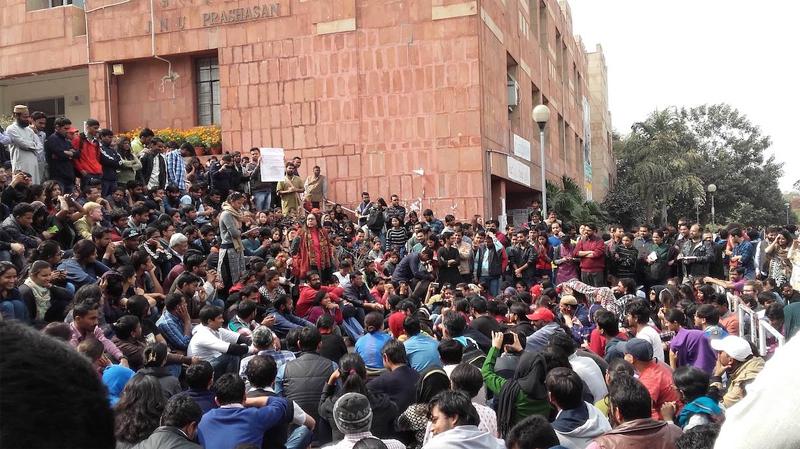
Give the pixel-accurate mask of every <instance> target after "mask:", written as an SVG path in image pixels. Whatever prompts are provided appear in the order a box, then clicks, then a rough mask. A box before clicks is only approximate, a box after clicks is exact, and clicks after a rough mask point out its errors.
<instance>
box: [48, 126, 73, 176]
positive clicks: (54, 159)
mask: <svg viewBox="0 0 800 449" xmlns="http://www.w3.org/2000/svg"><path fill="white" fill-rule="evenodd" d="M69 150H72V142H70V141H69V140H67V138H66V137H65V136H62V135H61V134H59V133H53V134H50V137H48V138H47V140H45V142H44V154H45V158H47V166H48V167H49V168H50V176H51V177H52V178H53V179H62V180H65V181H70V182H75V167H74V165H73V161H74V160H75V159H78V158H80V155H81V153H80V151H78V150H74V151H75V154H74V155H72V156H67V155H66V154H64V151H69Z"/></svg>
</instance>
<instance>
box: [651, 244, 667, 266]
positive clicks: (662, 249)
mask: <svg viewBox="0 0 800 449" xmlns="http://www.w3.org/2000/svg"><path fill="white" fill-rule="evenodd" d="M652 248H653V252H654V253H656V256H657V257H658V259H657V260H658V261H659V262H661V261H664V260H666V258H667V256H668V255H669V246H667V245H666V244H664V243H662V244H660V245H653V246H652Z"/></svg>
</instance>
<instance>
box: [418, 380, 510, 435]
mask: <svg viewBox="0 0 800 449" xmlns="http://www.w3.org/2000/svg"><path fill="white" fill-rule="evenodd" d="M428 405H429V406H430V410H431V419H430V420H431V431H432V432H433V435H434V436H433V438H431V439H430V440H429V441H428V442H427V443H426V444H425V446H423V447H422V449H504V448H505V443H503V440H500V439H498V438H495V437H494V436H492V435H491V434H489V433H488V432H485V431H483V430H480V429H478V423H479V422H480V418H479V417H478V412H477V410H475V407H474V406H473V405H472V401H471V399H470V398H469V397H468V396H467V395H466V393H464V392H462V391H455V390H445V391H442V392H441V393H439V394H437V395H436V396H434V397H433V399H431V402H430V403H429V404H428Z"/></svg>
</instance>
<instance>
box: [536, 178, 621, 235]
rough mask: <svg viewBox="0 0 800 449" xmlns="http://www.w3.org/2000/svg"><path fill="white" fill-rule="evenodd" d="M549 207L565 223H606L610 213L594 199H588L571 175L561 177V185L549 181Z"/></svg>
mask: <svg viewBox="0 0 800 449" xmlns="http://www.w3.org/2000/svg"><path fill="white" fill-rule="evenodd" d="M547 207H548V210H549V211H555V212H556V213H557V214H558V216H559V218H560V219H561V220H563V221H564V222H565V223H572V224H575V225H578V224H587V223H594V224H597V225H601V226H602V225H604V224H606V223H608V214H606V212H605V211H604V210H603V208H602V207H600V205H599V204H597V203H595V202H594V201H586V198H585V196H584V194H583V188H582V187H581V186H580V185H579V184H578V183H577V182H575V180H574V179H572V178H570V177H569V176H566V175H564V176H562V177H561V186H559V185H558V184H556V183H553V182H550V181H547Z"/></svg>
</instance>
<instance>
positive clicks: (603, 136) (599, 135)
mask: <svg viewBox="0 0 800 449" xmlns="http://www.w3.org/2000/svg"><path fill="white" fill-rule="evenodd" d="M586 60H587V73H588V78H589V80H588V84H589V104H590V107H591V120H590V123H591V145H592V147H591V165H592V170H591V171H592V178H591V192H592V199H593V200H594V201H597V202H601V201H603V200H604V199H605V197H606V194H608V190H609V189H610V188H611V186H613V185H614V180H615V179H616V177H617V160H616V159H615V158H614V151H613V145H612V138H611V130H612V127H611V112H609V110H608V68H607V66H606V58H605V55H603V47H601V46H600V44H597V46H595V51H593V52H590V53H587V54H586Z"/></svg>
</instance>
